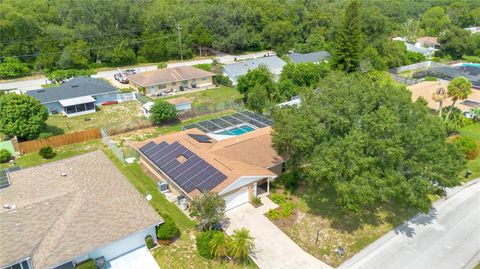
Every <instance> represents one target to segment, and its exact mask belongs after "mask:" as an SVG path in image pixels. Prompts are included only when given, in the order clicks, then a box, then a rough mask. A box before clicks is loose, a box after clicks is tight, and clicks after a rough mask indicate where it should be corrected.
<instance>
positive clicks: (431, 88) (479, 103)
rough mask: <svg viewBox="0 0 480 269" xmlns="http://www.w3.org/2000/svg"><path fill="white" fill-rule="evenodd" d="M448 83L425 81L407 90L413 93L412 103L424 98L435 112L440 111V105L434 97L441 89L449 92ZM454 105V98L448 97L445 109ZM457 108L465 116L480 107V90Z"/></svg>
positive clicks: (474, 92)
mask: <svg viewBox="0 0 480 269" xmlns="http://www.w3.org/2000/svg"><path fill="white" fill-rule="evenodd" d="M448 84H449V82H448V81H444V80H442V81H424V82H420V83H418V84H414V85H411V86H408V87H407V89H408V90H409V91H410V92H411V93H412V101H416V100H417V99H418V98H420V97H422V98H423V99H425V101H427V106H428V107H429V108H430V109H431V110H433V111H438V108H439V103H438V102H435V101H434V100H433V98H432V95H433V94H434V93H435V92H436V91H437V90H438V89H439V88H443V89H444V90H445V92H447V91H448ZM452 103H453V100H452V98H449V97H447V98H446V99H445V100H444V101H443V108H444V109H445V108H446V107H448V106H451V105H452ZM455 107H456V108H458V109H460V110H461V111H462V112H463V113H464V114H468V113H469V111H470V110H472V109H473V108H476V107H480V90H477V89H472V93H471V94H470V96H468V98H467V99H466V100H463V101H458V102H457V103H456V104H455Z"/></svg>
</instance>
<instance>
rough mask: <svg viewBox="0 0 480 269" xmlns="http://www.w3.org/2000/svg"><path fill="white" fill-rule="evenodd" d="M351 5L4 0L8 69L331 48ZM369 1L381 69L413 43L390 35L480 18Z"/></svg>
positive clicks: (366, 10) (367, 21) (270, 0)
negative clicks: (403, 44)
mask: <svg viewBox="0 0 480 269" xmlns="http://www.w3.org/2000/svg"><path fill="white" fill-rule="evenodd" d="M346 5H347V3H346V2H345V1H342V0H335V1H329V0H294V1H274V0H259V1H250V0H241V1H238V0H225V1H224V0H201V1H192V0H178V1H169V0H116V1H105V0H81V1H80V0H36V1H30V0H5V1H2V3H1V4H0V14H1V16H0V37H1V42H0V52H1V57H2V58H1V59H2V62H5V61H10V65H9V66H8V67H9V69H8V70H7V71H8V72H6V73H7V76H8V77H14V76H21V75H23V74H26V73H28V72H29V70H31V69H36V70H46V71H51V70H55V69H71V68H77V69H85V68H91V67H100V66H104V65H125V64H132V63H137V62H157V61H166V60H170V59H179V58H180V55H181V54H183V56H184V57H185V58H189V57H192V56H193V55H196V54H198V53H199V47H212V48H215V49H218V50H221V51H225V52H238V51H247V50H249V51H254V50H261V49H273V50H275V51H276V52H277V53H279V54H283V53H286V52H288V51H289V50H291V49H292V48H295V50H296V51H298V52H309V51H315V50H321V49H326V50H329V51H331V50H332V49H333V48H334V46H335V43H336V42H338V40H339V39H342V38H345V37H342V35H341V33H340V32H339V30H338V29H339V28H340V27H339V26H341V25H342V23H343V21H342V18H343V15H344V13H345V6H346ZM360 5H361V9H360V10H359V13H358V18H359V19H360V24H359V25H358V28H359V29H358V30H359V32H360V33H361V35H360V36H359V38H360V39H359V48H357V49H358V50H359V51H360V52H362V51H366V52H364V53H363V57H373V58H375V57H377V56H378V55H380V56H378V57H377V58H375V59H378V60H379V61H378V62H377V61H375V62H374V63H373V65H378V66H376V68H386V67H391V66H392V65H396V64H397V63H398V61H399V60H398V59H400V61H403V60H402V55H395V53H397V54H399V53H400V54H401V51H402V50H404V49H403V48H400V49H398V48H397V47H398V46H400V45H398V44H395V43H394V42H390V41H389V37H391V36H395V35H400V36H412V35H414V34H415V33H416V34H417V35H423V34H429V35H437V34H439V33H441V32H443V31H444V30H446V29H449V28H451V27H467V26H471V25H474V24H478V21H479V17H480V3H479V2H478V1H476V0H461V1H460V0H457V1H454V0H424V1H415V0H388V1H385V0H363V1H362V2H361V3H360ZM418 19H419V20H418ZM179 31H180V34H181V37H182V48H181V49H180V44H179V36H178V32H179ZM461 35H462V36H464V35H465V33H463V32H462V33H461ZM347 38H348V37H347ZM447 39H448V38H447ZM478 39H479V38H477V39H476V41H475V42H477V43H474V41H470V40H469V41H468V42H466V43H467V44H470V45H469V46H468V48H467V49H463V51H461V52H458V53H460V54H464V53H480V52H478V46H477V51H475V50H474V49H472V48H475V44H477V45H478V44H479V43H478V42H479V40H478ZM463 44H465V42H463ZM391 51H393V52H391ZM392 53H393V56H392V55H391V54H392ZM458 53H457V54H458ZM385 54H389V55H390V56H388V57H386V56H385ZM6 57H17V58H18V61H15V60H12V59H10V60H6ZM382 57H383V58H384V59H383V58H382ZM405 57H406V56H405ZM4 68H5V67H4ZM12 70H13V71H12Z"/></svg>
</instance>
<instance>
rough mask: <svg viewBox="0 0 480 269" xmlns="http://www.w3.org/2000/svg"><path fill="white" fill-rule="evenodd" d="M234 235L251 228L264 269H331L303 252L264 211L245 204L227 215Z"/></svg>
mask: <svg viewBox="0 0 480 269" xmlns="http://www.w3.org/2000/svg"><path fill="white" fill-rule="evenodd" d="M226 216H227V218H228V222H229V225H228V227H227V229H226V231H227V233H228V234H232V232H233V230H234V229H238V228H247V229H248V230H249V231H250V234H251V235H252V236H253V237H254V238H255V247H256V248H255V252H254V253H253V255H252V258H253V260H254V261H255V263H256V264H257V265H258V267H259V268H261V269H282V268H285V269H287V268H288V269H293V268H294V269H296V268H298V269H310V268H312V269H313V268H315V269H323V268H325V269H327V268H331V267H330V266H328V265H327V264H325V263H323V262H321V261H320V260H318V259H316V258H315V257H313V256H312V255H310V254H308V253H306V252H305V251H303V250H302V249H301V248H300V247H299V246H298V245H297V244H295V242H293V241H292V240H291V239H290V238H289V237H288V236H287V235H286V234H284V233H283V232H282V231H281V230H280V229H279V228H277V226H275V224H273V223H272V222H271V221H270V220H268V219H267V218H266V217H265V216H263V215H262V210H261V208H257V209H256V208H254V207H253V206H252V205H250V204H244V205H241V206H239V207H237V208H235V209H232V210H229V211H227V212H226Z"/></svg>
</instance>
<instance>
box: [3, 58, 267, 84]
mask: <svg viewBox="0 0 480 269" xmlns="http://www.w3.org/2000/svg"><path fill="white" fill-rule="evenodd" d="M266 53H271V51H262V52H257V53H249V54H244V55H238V56H237V55H228V54H226V55H223V56H220V57H216V58H215V59H217V60H218V61H219V62H220V63H223V64H226V63H232V62H234V61H235V58H236V59H237V60H242V59H249V58H255V57H262V56H263V55H264V54H266ZM212 61H213V59H202V60H192V61H182V62H177V63H170V64H168V65H167V66H168V67H177V66H191V65H196V64H206V63H211V62H212ZM122 69H135V71H136V72H137V73H140V72H145V71H150V70H155V69H157V66H156V65H150V66H142V67H123V68H122ZM117 72H118V71H117V70H116V69H113V70H107V71H101V72H98V73H97V74H95V75H93V76H92V77H94V78H108V77H112V78H113V75H114V74H115V73H117ZM47 83H48V81H47V79H46V77H39V78H35V79H18V80H11V81H8V82H0V90H6V89H20V90H35V89H40V88H42V85H43V84H47Z"/></svg>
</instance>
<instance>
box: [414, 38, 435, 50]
mask: <svg viewBox="0 0 480 269" xmlns="http://www.w3.org/2000/svg"><path fill="white" fill-rule="evenodd" d="M415 46H417V47H422V48H430V49H437V50H438V49H440V43H438V40H437V38H436V37H434V36H421V37H417V41H416V42H415Z"/></svg>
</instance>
